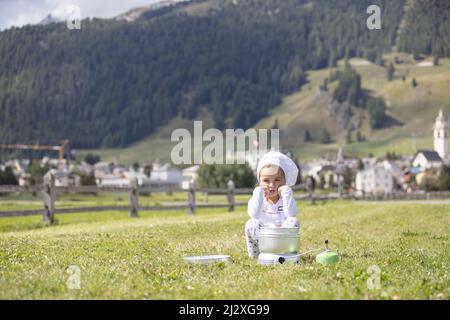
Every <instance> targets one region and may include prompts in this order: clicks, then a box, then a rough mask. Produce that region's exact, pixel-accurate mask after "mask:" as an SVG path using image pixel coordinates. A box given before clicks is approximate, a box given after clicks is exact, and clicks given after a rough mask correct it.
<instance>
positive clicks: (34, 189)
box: [0, 173, 304, 223]
mask: <svg viewBox="0 0 450 320" xmlns="http://www.w3.org/2000/svg"><path fill="white" fill-rule="evenodd" d="M303 188H304V186H302V185H298V186H294V187H293V190H301V189H303ZM100 192H116V193H127V194H128V198H129V205H128V206H117V205H116V206H94V207H78V208H56V205H55V202H56V198H57V195H58V194H64V193H66V194H82V193H85V194H89V193H91V194H95V193H100ZM173 192H184V193H186V194H187V196H186V200H187V201H186V202H185V203H180V204H171V205H158V206H140V205H139V194H145V193H173ZM196 192H201V193H204V194H205V195H225V196H226V198H227V203H224V204H213V203H207V204H204V203H196V199H195V195H196ZM0 193H41V194H42V199H43V209H37V210H16V211H0V217H14V216H30V215H40V214H42V215H43V219H44V221H47V222H49V223H53V222H54V219H55V214H62V213H80V212H100V211H112V210H114V211H128V212H129V216H130V217H131V218H136V217H139V211H159V210H187V213H188V214H191V215H193V214H195V210H196V209H197V208H227V209H228V211H229V212H233V211H234V209H235V207H236V206H245V205H247V201H245V202H236V201H235V195H237V194H245V195H251V194H252V193H253V189H252V188H235V186H234V183H232V182H230V183H228V187H227V188H193V187H190V188H189V189H181V188H177V187H169V186H165V187H159V188H155V187H140V186H139V185H138V183H137V180H136V179H134V180H132V181H130V186H129V188H119V187H99V186H79V187H56V186H55V178H54V176H53V175H52V174H50V173H49V174H47V175H45V176H44V183H43V185H42V186H30V187H20V186H0Z"/></svg>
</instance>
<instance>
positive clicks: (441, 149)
mask: <svg viewBox="0 0 450 320" xmlns="http://www.w3.org/2000/svg"><path fill="white" fill-rule="evenodd" d="M434 151H436V152H437V153H438V154H439V156H440V157H441V159H442V161H443V162H444V163H445V162H447V161H448V121H447V119H446V118H445V117H444V114H443V112H442V110H440V111H439V115H438V116H437V118H436V122H435V124H434Z"/></svg>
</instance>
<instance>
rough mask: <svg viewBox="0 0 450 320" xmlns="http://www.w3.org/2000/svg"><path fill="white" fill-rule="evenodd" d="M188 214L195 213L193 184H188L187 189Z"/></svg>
mask: <svg viewBox="0 0 450 320" xmlns="http://www.w3.org/2000/svg"><path fill="white" fill-rule="evenodd" d="M188 214H190V215H194V214H195V190H194V184H193V183H190V184H189V190H188Z"/></svg>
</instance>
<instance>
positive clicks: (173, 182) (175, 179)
mask: <svg viewBox="0 0 450 320" xmlns="http://www.w3.org/2000/svg"><path fill="white" fill-rule="evenodd" d="M182 181H183V175H182V172H181V170H180V169H178V168H175V167H172V166H171V165H170V163H166V164H164V165H160V164H159V162H155V163H154V164H153V168H152V172H151V174H150V183H151V185H153V186H174V187H180V186H181V182H182Z"/></svg>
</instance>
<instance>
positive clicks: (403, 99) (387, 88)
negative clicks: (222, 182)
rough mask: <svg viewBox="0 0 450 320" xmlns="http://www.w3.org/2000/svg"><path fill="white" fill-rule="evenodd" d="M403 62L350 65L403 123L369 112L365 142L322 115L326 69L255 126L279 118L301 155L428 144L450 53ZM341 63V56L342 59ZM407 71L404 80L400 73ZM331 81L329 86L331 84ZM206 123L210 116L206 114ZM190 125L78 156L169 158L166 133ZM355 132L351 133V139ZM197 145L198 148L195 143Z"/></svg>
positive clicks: (449, 106)
mask: <svg viewBox="0 0 450 320" xmlns="http://www.w3.org/2000/svg"><path fill="white" fill-rule="evenodd" d="M397 56H399V57H401V58H402V59H404V61H405V63H403V64H400V65H395V67H396V69H397V77H396V79H395V80H393V81H391V82H388V81H387V80H386V69H385V68H383V67H380V66H377V65H373V64H371V65H367V66H366V65H355V66H354V68H355V69H356V70H357V71H358V72H359V73H360V74H361V76H362V85H363V88H365V89H367V90H370V91H371V92H372V94H373V95H379V96H383V97H384V98H385V99H386V101H387V103H388V106H389V109H388V112H389V114H390V115H392V116H393V117H394V118H396V119H397V120H399V121H400V122H401V123H402V124H403V125H400V126H394V127H390V128H386V129H382V130H371V129H370V127H369V125H368V118H367V116H366V119H365V120H364V121H363V127H362V130H361V131H362V133H363V134H364V135H365V136H366V137H367V138H368V140H367V141H365V142H360V143H352V144H349V145H346V144H345V132H342V131H341V130H340V129H339V128H338V127H337V125H336V121H335V119H333V118H332V117H329V116H327V115H326V108H327V103H328V98H327V96H326V95H325V94H323V93H322V94H321V93H320V91H319V86H320V85H321V84H322V82H323V79H324V78H325V77H328V76H329V74H330V69H324V70H318V71H312V72H309V74H308V78H309V83H308V84H306V85H305V86H303V88H302V89H301V90H300V91H298V92H296V93H294V94H292V95H290V96H287V97H285V98H284V99H283V103H282V104H281V105H280V106H279V107H277V108H275V109H273V110H272V112H271V114H270V115H269V116H268V117H267V118H265V119H262V120H261V121H259V122H258V123H257V124H256V125H255V128H271V127H272V125H273V123H274V121H275V119H278V123H279V125H280V128H281V129H282V130H283V131H284V134H283V136H282V140H281V145H282V146H285V147H290V148H292V149H293V151H294V152H295V153H296V154H297V156H299V158H300V159H301V160H307V159H312V158H316V157H320V156H327V155H328V156H329V157H333V158H334V157H335V155H336V151H337V149H338V148H339V146H344V148H345V149H344V151H345V153H346V154H347V155H358V156H366V155H367V154H369V152H372V153H373V154H374V155H384V154H385V152H387V151H395V152H396V153H399V154H412V153H414V150H413V148H412V134H415V136H416V149H421V148H426V149H432V148H433V140H432V127H433V125H434V119H435V117H436V116H437V113H438V111H439V109H443V110H444V111H445V112H446V114H447V115H448V114H450V90H448V88H449V84H450V59H441V61H440V66H438V67H418V66H417V65H416V63H415V62H413V61H412V60H411V57H410V56H409V55H405V54H397ZM385 59H386V65H388V64H389V62H390V61H393V59H394V54H389V55H387V56H386V57H385ZM341 65H342V62H341ZM402 75H405V76H406V81H405V82H403V81H402V79H401V76H402ZM413 77H415V78H416V80H417V82H418V83H419V85H418V86H417V87H416V88H413V87H412V85H411V82H412V78H413ZM334 86H335V84H332V85H331V86H330V88H331V89H333V87H334ZM207 123H208V125H210V119H209V118H208V119H207ZM189 126H192V122H191V123H189V122H187V121H185V120H180V119H175V120H174V121H172V122H171V123H170V124H169V125H167V126H164V127H162V128H160V130H159V131H158V132H157V133H156V134H154V135H152V136H151V137H149V138H147V139H144V140H142V141H140V142H137V143H135V144H134V145H132V146H130V147H129V148H124V149H109V150H90V151H87V150H82V151H81V152H80V157H82V156H83V155H85V154H86V153H87V152H94V153H97V154H100V155H101V157H102V159H105V160H112V159H114V158H116V159H117V160H119V161H120V162H123V163H129V164H131V163H133V162H134V161H138V162H140V163H141V162H143V161H151V160H155V159H157V158H159V159H161V160H163V161H169V160H170V152H171V150H172V147H173V146H174V145H175V143H173V142H170V133H171V132H172V130H174V129H176V128H179V127H189ZM324 126H326V127H327V128H328V129H329V130H330V131H331V133H332V136H333V138H334V139H335V142H334V143H331V144H328V145H322V144H320V143H318V142H317V141H319V140H320V135H321V132H322V130H323V128H324ZM306 129H308V130H309V131H310V133H311V134H312V136H313V137H314V138H315V140H316V142H313V143H304V142H303V136H304V131H305V130H306ZM354 138H355V135H353V139H354ZM196 150H198V149H196Z"/></svg>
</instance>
